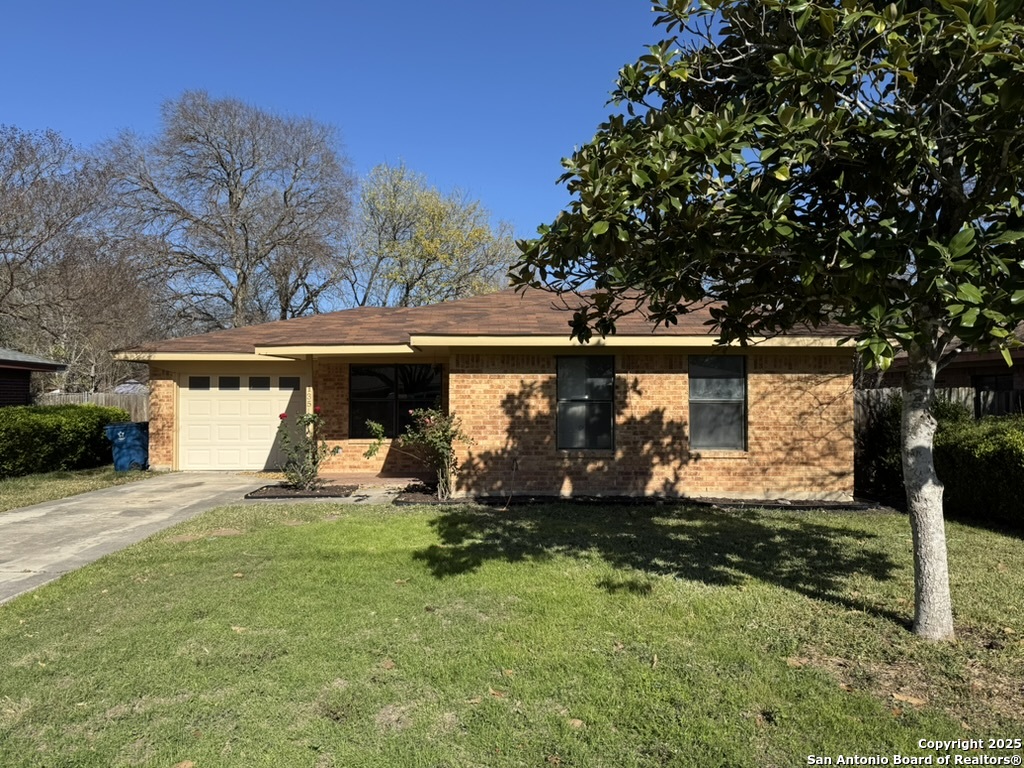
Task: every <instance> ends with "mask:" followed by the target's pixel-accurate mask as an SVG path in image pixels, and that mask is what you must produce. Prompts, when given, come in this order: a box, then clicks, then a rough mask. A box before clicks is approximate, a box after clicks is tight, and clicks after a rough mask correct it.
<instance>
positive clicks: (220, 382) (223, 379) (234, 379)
mask: <svg viewBox="0 0 1024 768" xmlns="http://www.w3.org/2000/svg"><path fill="white" fill-rule="evenodd" d="M241 386H242V379H241V377H239V376H218V377H217V389H220V390H236V389H240V388H241Z"/></svg>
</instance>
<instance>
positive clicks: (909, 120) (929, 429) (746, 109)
mask: <svg viewBox="0 0 1024 768" xmlns="http://www.w3.org/2000/svg"><path fill="white" fill-rule="evenodd" d="M654 8H655V11H656V12H657V14H658V17H657V20H656V25H657V26H658V27H660V29H661V30H662V31H663V32H664V33H665V36H666V39H665V40H663V41H662V42H660V43H658V44H657V45H653V46H651V47H650V48H649V49H648V50H647V53H646V54H644V55H643V56H641V57H640V59H639V60H638V61H637V62H636V63H635V64H632V65H629V66H626V67H624V68H623V69H622V70H621V71H620V73H619V79H618V82H617V87H616V89H615V90H614V92H613V99H612V100H613V102H614V103H615V104H617V105H618V106H619V107H621V108H622V109H621V113H620V114H616V115H614V116H612V117H610V118H609V119H608V121H607V122H606V123H604V124H602V125H601V126H600V128H599V129H598V132H597V135H596V136H595V137H594V139H593V140H592V141H591V142H590V143H588V144H586V145H585V146H583V147H582V148H580V149H579V150H577V151H576V152H575V153H574V154H573V156H572V157H571V158H568V159H566V160H564V161H563V163H564V165H565V167H566V169H567V172H566V173H565V175H564V176H563V177H562V181H563V182H564V183H565V184H567V186H568V188H569V190H570V192H571V194H572V196H573V200H572V202H571V204H570V206H569V207H568V209H567V210H566V211H563V212H562V213H561V214H560V215H559V216H558V218H557V219H556V220H555V221H554V223H552V224H551V225H550V226H545V227H542V228H541V229H540V230H539V237H538V238H537V239H535V240H532V241H529V242H525V243H521V244H520V245H521V248H522V249H523V254H524V256H523V259H522V262H521V263H520V264H518V265H517V266H516V267H515V268H514V272H513V274H514V278H515V281H516V283H517V284H519V285H533V286H542V287H548V288H551V289H554V290H558V291H574V290H577V289H580V288H583V287H590V286H596V288H597V290H596V291H595V292H594V293H592V294H590V295H589V299H588V302H587V306H585V307H584V308H583V309H581V310H580V311H579V312H577V313H576V315H575V316H574V318H573V323H572V325H573V333H574V334H575V335H576V336H578V337H580V338H582V339H587V338H589V337H590V336H591V334H592V333H595V332H596V333H600V334H607V333H612V332H614V330H615V321H616V319H617V318H619V317H621V316H622V314H624V313H626V312H629V311H632V310H635V309H636V307H637V306H638V305H637V299H642V300H643V301H644V302H645V304H646V310H645V311H648V312H649V313H650V315H651V316H652V318H653V319H654V320H656V321H658V322H662V323H672V322H674V321H675V318H676V317H677V316H678V315H680V314H684V313H685V312H687V311H688V309H689V307H691V306H692V305H693V304H695V303H697V302H703V301H705V300H707V299H717V300H722V301H723V302H724V304H722V305H720V306H719V307H718V308H716V309H714V310H713V318H714V323H715V325H716V328H717V331H718V333H719V335H720V339H721V341H723V342H740V343H743V342H746V341H749V340H750V339H752V338H753V337H759V336H765V335H771V334H775V333H780V332H785V331H786V330H788V329H790V328H792V327H794V326H797V325H811V326H818V325H820V324H823V323H832V322H835V323H841V324H844V325H847V326H850V328H851V331H850V338H851V341H852V342H855V344H856V348H857V350H858V351H859V352H860V354H861V356H862V358H863V361H864V363H865V365H867V366H868V367H877V368H883V369H884V368H886V367H887V366H888V365H889V364H890V362H891V361H892V360H893V358H894V356H895V355H896V354H898V353H900V352H902V353H905V355H906V360H907V373H906V376H905V383H904V398H903V403H904V405H903V409H904V410H903V427H902V430H903V436H902V440H903V473H904V481H905V486H906V494H907V504H908V507H909V511H910V523H911V528H912V532H913V547H914V566H915V584H916V588H915V593H916V594H915V598H916V599H915V618H914V629H915V631H916V632H917V633H918V634H920V635H922V636H924V637H926V638H929V639H948V638H952V637H953V620H952V610H951V601H950V593H949V578H948V570H947V559H946V543H945V533H944V524H943V516H942V484H941V483H940V481H939V478H938V477H937V476H936V474H935V468H934V464H933V460H932V443H933V435H934V432H935V426H936V422H935V418H934V417H933V415H932V412H931V409H932V404H933V402H934V393H935V376H936V373H937V371H938V370H939V369H940V368H941V367H942V366H943V365H944V364H945V363H946V362H948V360H949V359H950V358H951V357H952V356H953V355H955V354H956V353H957V352H958V351H960V350H961V349H964V348H974V349H986V348H987V349H999V350H1001V351H1002V352H1003V355H1004V357H1006V359H1007V362H1008V363H1009V359H1010V358H1009V353H1008V348H1009V347H1010V346H1011V345H1012V344H1013V343H1014V342H1013V335H1012V334H1013V330H1014V328H1015V327H1016V326H1017V324H1018V323H1020V322H1021V321H1022V320H1024V254H1022V248H1021V242H1022V238H1024V231H1022V230H1024V223H1022V216H1024V212H1022V198H1024V183H1022V182H1024V130H1022V127H1024V118H1022V106H1024V104H1022V100H1024V55H1022V50H1021V46H1022V44H1024V25H1022V22H1024V19H1022V14H1021V2H1020V0H1016V2H1005V3H1004V2H1000V3H997V2H995V0H936V2H916V1H908V2H896V3H891V4H885V3H883V2H874V3H872V2H867V0H843V2H842V3H840V4H836V3H832V2H806V1H805V0H795V1H792V2H780V1H779V0H704V1H702V2H699V3H692V2H690V1H689V0H663V1H662V2H656V3H655V4H654Z"/></svg>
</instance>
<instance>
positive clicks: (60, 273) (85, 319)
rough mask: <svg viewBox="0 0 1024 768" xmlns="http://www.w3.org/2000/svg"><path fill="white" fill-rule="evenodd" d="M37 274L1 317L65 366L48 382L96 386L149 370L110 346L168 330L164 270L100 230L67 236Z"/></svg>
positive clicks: (18, 337) (28, 346)
mask: <svg viewBox="0 0 1024 768" xmlns="http://www.w3.org/2000/svg"><path fill="white" fill-rule="evenodd" d="M35 278H36V279H35V280H34V281H33V285H32V289H31V291H19V292H18V293H17V295H16V299H15V298H12V299H11V300H9V301H8V302H7V304H6V307H5V311H4V317H5V319H6V320H7V321H8V329H7V330H8V336H9V338H10V340H11V343H13V345H14V346H16V347H18V348H19V349H23V350H25V351H30V352H34V353H36V354H41V355H44V356H46V357H51V358H53V359H55V360H59V361H60V362H62V363H65V364H66V365H67V366H68V367H67V370H66V371H63V372H60V373H56V374H52V375H48V376H47V377H46V380H47V386H51V387H57V388H59V389H62V390H64V391H67V392H94V391H106V390H109V389H110V388H112V387H113V386H114V385H116V384H118V383H120V382H122V381H124V380H125V379H128V378H144V376H145V367H144V366H143V367H142V368H141V369H140V367H139V366H133V365H132V364H129V363H125V362H121V361H117V360H114V359H113V356H112V354H111V350H113V349H120V348H124V347H127V346H132V345H133V344H137V343H140V342H142V341H147V340H151V339H156V338H162V337H164V336H166V335H167V332H168V328H169V327H170V323H169V318H168V316H167V313H168V309H169V307H170V302H169V300H168V297H167V295H166V286H165V285H164V284H163V282H162V280H161V279H160V276H159V275H157V274H155V273H152V272H146V271H144V270H142V269H140V265H139V264H138V261H137V260H136V259H135V258H134V257H133V254H132V253H131V252H130V251H129V250H128V249H127V244H126V243H125V242H118V241H116V240H112V239H110V238H109V237H106V236H104V235H103V233H102V232H99V231H97V232H92V233H89V234H88V235H82V236H78V237H75V238H69V239H65V241H64V243H63V250H62V253H61V254H60V256H59V257H58V258H55V259H53V260H52V261H50V262H48V263H46V264H45V265H42V266H40V267H38V268H37V269H36V271H35Z"/></svg>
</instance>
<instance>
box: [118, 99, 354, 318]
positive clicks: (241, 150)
mask: <svg viewBox="0 0 1024 768" xmlns="http://www.w3.org/2000/svg"><path fill="white" fill-rule="evenodd" d="M112 158H113V161H114V165H115V168H116V169H117V176H118V183H117V188H116V192H117V203H118V206H119V210H120V215H121V221H122V225H123V226H124V227H126V229H127V230H128V231H132V232H134V233H135V234H136V236H137V238H138V243H139V244H140V247H141V246H142V245H144V246H145V250H146V252H148V253H149V255H150V256H151V258H152V259H153V261H154V263H155V264H157V265H158V266H159V267H162V268H163V269H165V270H166V275H167V277H168V284H169V286H170V287H171V290H172V292H173V294H174V297H175V305H176V308H177V310H178V312H179V313H180V314H181V315H182V316H183V317H185V318H186V319H187V320H189V321H191V322H193V323H195V324H197V325H200V326H205V327H208V328H209V327H234V326H242V325H249V324H252V323H257V322H263V321H266V320H271V319H285V318H289V317H295V316H298V315H303V314H308V313H310V312H315V311H317V310H318V309H319V306H320V302H321V300H322V299H323V298H324V297H325V296H326V295H327V294H329V293H330V292H331V291H332V290H333V289H334V288H335V287H336V286H337V284H338V282H339V279H340V276H339V273H338V265H339V260H338V258H337V257H338V254H339V252H340V246H339V243H340V237H341V235H342V234H343V231H344V229H345V226H346V223H347V220H348V216H349V212H350V207H351V199H350V198H351V193H352V189H353V185H354V182H353V177H352V175H351V173H350V171H349V169H348V162H347V159H346V158H345V157H344V155H342V153H341V150H340V149H339V143H338V138H337V134H336V131H335V130H334V129H333V128H332V127H330V126H326V125H323V124H320V123H317V122H315V121H313V120H309V119H297V118H291V117H283V116H278V115H274V114H270V113H268V112H265V111H263V110H261V109H259V108H257V107H254V106H252V105H249V104H245V103H243V102H241V101H237V100H235V99H211V98H210V97H209V96H208V95H207V94H206V93H204V92H202V91H188V92H186V93H184V94H183V95H182V96H181V97H180V98H179V99H177V100H175V101H169V102H167V103H165V104H164V106H163V128H162V131H161V133H160V134H159V135H158V136H157V137H156V138H155V139H154V140H152V141H149V142H146V141H142V140H141V139H139V138H138V137H135V136H131V135H126V136H123V137H122V138H121V139H120V140H119V141H118V142H117V143H116V144H114V145H113V147H112Z"/></svg>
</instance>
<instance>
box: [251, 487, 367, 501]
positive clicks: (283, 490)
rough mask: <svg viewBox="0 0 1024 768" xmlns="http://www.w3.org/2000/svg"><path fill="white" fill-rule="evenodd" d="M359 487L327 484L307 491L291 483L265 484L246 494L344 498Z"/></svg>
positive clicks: (265, 496) (294, 497)
mask: <svg viewBox="0 0 1024 768" xmlns="http://www.w3.org/2000/svg"><path fill="white" fill-rule="evenodd" d="M358 489H359V486H357V485H330V484H328V485H325V486H323V487H322V488H316V489H314V490H311V491H306V490H303V489H301V488H293V487H292V486H290V485H284V484H280V483H279V484H275V485H264V486H263V487H262V488H257V489H256V490H255V491H252V492H251V493H247V494H245V498H247V499H278V500H280V499H344V498H348V497H349V496H351V495H352V494H353V493H355V492H356V491H357V490H358Z"/></svg>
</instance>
